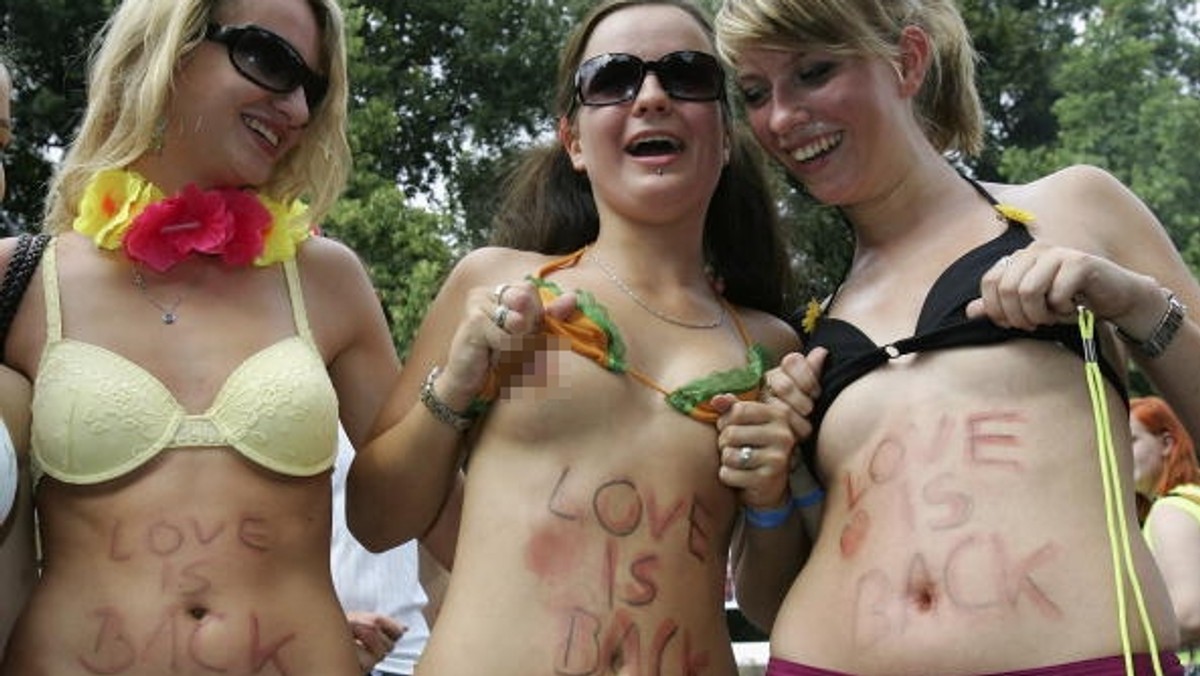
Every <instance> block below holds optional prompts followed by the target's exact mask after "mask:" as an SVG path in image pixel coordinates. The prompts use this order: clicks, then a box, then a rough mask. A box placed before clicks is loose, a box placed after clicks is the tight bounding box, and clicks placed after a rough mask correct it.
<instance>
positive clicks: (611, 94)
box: [575, 51, 725, 106]
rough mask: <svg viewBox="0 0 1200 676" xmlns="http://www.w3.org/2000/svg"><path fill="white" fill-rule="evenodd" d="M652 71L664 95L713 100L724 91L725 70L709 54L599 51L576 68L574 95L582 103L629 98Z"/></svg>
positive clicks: (610, 102)
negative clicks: (650, 57)
mask: <svg viewBox="0 0 1200 676" xmlns="http://www.w3.org/2000/svg"><path fill="white" fill-rule="evenodd" d="M649 72H653V73H654V74H655V75H657V76H658V81H659V83H660V84H661V85H662V88H663V89H664V90H665V91H666V92H667V95H668V96H670V97H671V98H673V99H679V100H681V101H716V100H717V99H720V98H721V96H722V95H723V94H724V93H725V71H724V70H722V69H721V64H720V62H718V61H717V59H716V57H714V56H713V55H712V54H705V53H704V52H693V51H682V52H671V53H670V54H667V55H665V56H663V57H662V58H660V59H659V60H657V61H643V60H641V59H639V58H638V57H636V56H634V55H632V54H601V55H599V56H593V57H592V58H590V59H588V60H587V61H584V62H583V63H581V64H580V65H579V69H578V70H576V71H575V98H576V100H577V101H579V103H581V104H583V105H585V106H613V105H616V104H618V103H625V102H626V101H632V100H633V99H634V98H636V97H637V95H638V92H639V91H641V89H642V82H643V81H645V79H646V73H649Z"/></svg>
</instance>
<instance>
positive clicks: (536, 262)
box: [446, 246, 556, 289]
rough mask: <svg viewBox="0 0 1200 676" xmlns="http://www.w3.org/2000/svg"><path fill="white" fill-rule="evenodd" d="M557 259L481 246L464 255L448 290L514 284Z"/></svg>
mask: <svg viewBox="0 0 1200 676" xmlns="http://www.w3.org/2000/svg"><path fill="white" fill-rule="evenodd" d="M554 258H556V257H555V256H547V255H544V254H539V253H535V252H531V251H518V250H516V249H506V248H503V247H494V246H489V247H481V248H479V249H475V250H473V251H471V252H470V253H468V254H466V255H465V256H463V257H462V258H461V259H459V261H458V262H457V263H456V264H455V265H454V268H453V269H452V270H451V271H450V276H449V278H448V279H447V280H446V285H447V287H453V288H460V289H461V288H472V287H476V286H482V285H495V284H503V283H507V284H513V283H516V282H520V281H521V280H523V279H525V278H526V277H527V276H529V275H531V274H534V273H536V272H537V271H538V269H540V268H541V267H542V266H543V265H545V264H546V263H547V262H549V261H551V260H554Z"/></svg>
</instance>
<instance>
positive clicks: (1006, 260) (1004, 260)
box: [996, 256, 1012, 270]
mask: <svg viewBox="0 0 1200 676" xmlns="http://www.w3.org/2000/svg"><path fill="white" fill-rule="evenodd" d="M1011 262H1012V261H1011V260H1010V259H1009V257H1008V256H1001V257H1000V260H998V261H996V267H998V268H1000V269H1001V270H1003V269H1004V268H1007V267H1008V264H1009V263H1011Z"/></svg>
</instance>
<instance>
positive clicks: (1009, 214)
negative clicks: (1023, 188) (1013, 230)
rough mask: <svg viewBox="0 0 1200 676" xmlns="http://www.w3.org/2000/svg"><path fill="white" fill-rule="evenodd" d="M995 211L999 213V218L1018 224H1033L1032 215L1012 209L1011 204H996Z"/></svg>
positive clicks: (1019, 209)
mask: <svg viewBox="0 0 1200 676" xmlns="http://www.w3.org/2000/svg"><path fill="white" fill-rule="evenodd" d="M996 211H998V212H1000V215H1001V216H1004V217H1005V218H1009V219H1012V220H1014V221H1016V222H1018V223H1022V224H1024V225H1029V224H1030V223H1032V222H1033V220H1034V217H1033V213H1032V212H1029V211H1025V210H1024V209H1021V208H1019V207H1014V206H1013V205H1011V204H997V205H996Z"/></svg>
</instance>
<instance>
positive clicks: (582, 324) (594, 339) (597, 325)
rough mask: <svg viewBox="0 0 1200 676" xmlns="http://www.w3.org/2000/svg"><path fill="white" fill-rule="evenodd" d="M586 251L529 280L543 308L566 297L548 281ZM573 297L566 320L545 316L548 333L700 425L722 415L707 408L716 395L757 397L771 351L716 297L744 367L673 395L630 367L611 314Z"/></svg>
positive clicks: (585, 296) (588, 299)
mask: <svg viewBox="0 0 1200 676" xmlns="http://www.w3.org/2000/svg"><path fill="white" fill-rule="evenodd" d="M584 251H585V250H584V249H580V250H579V251H576V252H575V253H573V254H570V255H568V256H566V257H565V258H561V259H559V260H556V261H552V262H551V263H549V264H547V265H546V266H545V267H543V268H542V269H541V270H539V271H538V273H537V275H535V276H531V277H530V278H529V279H530V281H531V282H533V284H534V285H535V286H536V287H537V289H538V294H539V296H540V297H541V299H542V303H543V304H546V303H549V302H550V301H552V300H554V299H555V298H557V297H559V296H561V295H562V293H563V292H562V289H561V288H559V286H558V285H557V284H555V283H554V282H551V281H549V280H547V279H546V277H547V276H548V275H550V274H551V273H554V272H556V271H558V270H562V269H565V268H570V267H574V266H575V265H577V264H578V263H579V260H580V258H581V257H582V256H583V253H584ZM575 293H576V298H577V304H576V305H577V306H576V309H575V311H574V312H572V313H571V315H570V316H569V317H568V318H567V319H565V320H560V319H556V318H553V317H545V319H544V321H543V330H544V331H545V332H546V333H548V334H550V335H555V336H562V337H563V338H566V339H567V341H568V343H569V344H570V346H571V351H572V352H575V353H576V354H579V355H581V356H584V357H587V358H588V359H590V360H592V361H594V362H596V363H597V364H599V365H600V366H602V367H604V368H605V369H607V370H609V371H612V372H614V373H622V374H627V375H629V376H630V377H631V378H633V379H634V380H636V381H638V382H639V383H641V384H643V385H645V386H647V387H649V388H651V389H654V390H657V391H659V392H661V393H662V394H663V396H664V398H665V400H666V402H667V403H668V404H669V405H670V406H671V407H672V408H674V409H676V410H678V411H679V412H680V413H683V414H684V415H687V416H690V417H692V418H694V419H696V420H699V421H701V422H707V423H715V422H716V420H717V418H718V417H719V415H720V414H718V413H717V411H716V409H714V408H713V407H712V405H711V404H709V400H710V399H712V398H713V397H714V396H716V395H718V394H722V393H730V394H734V395H736V396H737V397H738V398H739V399H743V400H753V399H757V398H758V395H759V388H760V387H761V383H762V377H763V373H764V372H765V371H766V367H767V362H768V357H767V350H766V348H764V347H763V346H761V345H758V344H752V343H751V341H750V336H749V334H748V333H747V331H746V327H745V325H744V324H743V323H742V321H741V319H739V318H738V315H737V313H736V312H734V311H733V309H732V308H731V307H729V304H728V303H727V302H726V301H725V299H724V298H721V297H720V296H718V300H719V301H720V303H721V304H722V305H724V306H725V311H726V313H727V314H728V315H729V317H731V318H732V319H733V322H734V325H735V326H736V327H737V330H738V334H739V335H740V336H741V337H742V342H743V343H745V345H746V353H747V356H746V361H747V364H746V366H744V367H741V368H737V369H732V370H729V371H720V372H717V373H713V374H710V375H708V376H704V377H702V378H698V379H696V380H694V381H692V382H690V383H688V384H686V385H684V386H682V387H680V388H678V389H676V390H673V391H672V390H668V389H667V388H665V387H663V386H662V385H660V384H659V383H657V382H655V381H654V380H653V379H651V378H650V377H649V376H647V375H646V374H644V373H642V372H641V371H639V370H637V369H636V368H633V367H632V366H630V365H629V362H628V360H627V359H626V354H625V341H624V340H623V339H622V338H621V333H620V331H619V330H618V329H617V327H616V325H615V324H614V323H613V322H612V320H611V319H610V318H609V316H608V311H607V310H606V309H605V308H604V306H603V305H601V304H600V303H599V302H597V301H596V298H595V296H593V295H592V294H590V293H588V292H587V291H582V290H580V291H576V292H575Z"/></svg>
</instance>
